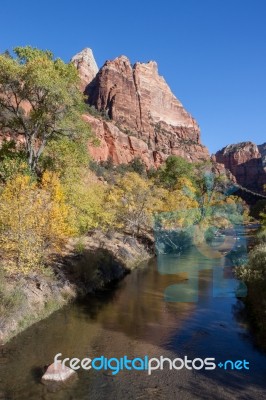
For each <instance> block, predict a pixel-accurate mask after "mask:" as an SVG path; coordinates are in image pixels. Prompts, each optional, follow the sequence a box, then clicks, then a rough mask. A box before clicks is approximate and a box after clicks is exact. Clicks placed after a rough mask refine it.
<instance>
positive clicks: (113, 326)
mask: <svg viewBox="0 0 266 400" xmlns="http://www.w3.org/2000/svg"><path fill="white" fill-rule="evenodd" d="M243 238H244V237H243ZM228 264H229V263H228V260H226V259H225V258H221V259H215V260H214V259H208V258H206V257H205V256H203V255H202V254H201V253H200V252H199V251H198V250H197V249H196V248H191V249H190V250H188V251H186V252H185V253H184V254H182V255H180V256H177V255H160V256H159V257H158V258H157V259H153V260H152V261H150V262H149V263H147V264H145V265H143V266H141V267H140V268H139V269H136V270H135V271H133V272H132V273H131V274H129V275H128V276H127V277H126V278H125V279H124V280H122V281H121V282H119V283H118V284H116V285H115V286H113V287H110V288H108V289H106V290H105V291H104V292H101V293H98V294H97V295H96V296H90V297H87V298H86V299H83V300H82V301H80V302H77V303H75V304H72V305H69V306H67V307H65V308H63V309H62V310H60V311H58V312H56V313H54V314H53V315H52V316H51V317H49V318H48V319H46V320H44V321H41V322H39V323H38V324H35V325H34V326H32V327H30V328H29V329H27V330H26V331H24V332H23V333H21V334H20V335H18V336H17V337H16V338H14V339H13V340H12V341H11V342H10V343H9V344H8V345H6V346H5V347H4V348H2V349H1V358H0V378H1V381H0V398H1V399H12V400H16V399H20V400H24V399H25V400H31V399H34V400H35V399H47V400H49V399H55V400H63V399H64V400H68V399H80V400H83V399H93V400H96V399H105V398H108V399H110V400H111V399H177V398H178V399H242V400H244V399H257V398H260V399H263V398H266V394H265V388H266V381H265V376H266V355H265V354H263V352H262V351H260V349H259V348H256V346H255V344H254V341H253V337H252V334H251V333H250V327H249V326H248V324H247V322H245V318H244V316H243V312H242V310H243V307H244V306H243V303H242V301H241V300H240V299H238V298H237V297H236V296H235V295H234V290H235V288H236V287H237V285H238V282H237V281H236V280H234V279H233V276H232V271H231V268H230V267H228V266H227V265H228ZM221 271H223V273H222V276H223V279H222V280H220V281H219V279H218V283H217V282H216V283H215V282H214V281H215V279H214V276H216V277H217V274H218V275H219V273H220V272H221ZM219 276H220V275H219ZM188 277H189V280H188V279H187V278H188ZM172 285H177V286H172ZM180 293H182V295H180ZM197 295H198V298H197V299H196V298H195V296H197ZM165 296H166V299H165ZM178 296H179V299H178ZM180 296H181V297H182V296H183V300H186V301H181V300H182V298H181V297H180ZM193 296H194V301H188V300H191V298H193ZM174 297H175V300H179V301H166V300H167V299H168V300H174ZM57 353H62V354H63V356H65V357H78V358H84V357H90V358H93V357H97V356H101V355H104V356H106V357H121V356H124V355H127V356H128V357H137V356H138V357H143V356H145V355H148V356H150V357H159V356H161V355H162V356H164V357H169V358H172V359H174V358H176V357H184V356H185V355H187V356H188V357H189V358H191V359H193V358H195V357H201V358H205V357H215V359H216V362H217V363H218V362H219V361H221V362H224V361H225V360H227V359H232V360H243V359H246V360H247V361H248V362H249V363H250V364H249V366H250V369H249V370H231V369H230V368H229V369H228V370H226V371H225V370H224V369H220V368H218V367H217V368H216V369H215V370H212V371H203V370H199V371H195V370H194V371H191V370H187V369H182V370H179V371H176V370H172V371H169V370H168V369H167V368H166V369H164V370H162V371H161V370H159V371H154V372H153V373H152V374H151V375H150V376H149V375H148V374H147V371H121V372H119V373H118V374H117V375H112V373H111V371H93V370H90V371H79V372H78V380H77V381H75V382H73V383H72V384H70V385H68V386H66V387H64V388H63V389H61V390H59V391H56V392H51V391H49V389H48V388H47V387H46V386H44V385H42V384H41V383H40V377H41V375H42V370H41V367H43V366H45V365H48V364H50V363H51V362H52V361H53V358H54V355H55V354H57Z"/></svg>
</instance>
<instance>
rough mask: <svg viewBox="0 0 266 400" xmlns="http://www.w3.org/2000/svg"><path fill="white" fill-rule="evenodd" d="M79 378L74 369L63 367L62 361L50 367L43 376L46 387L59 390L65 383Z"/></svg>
mask: <svg viewBox="0 0 266 400" xmlns="http://www.w3.org/2000/svg"><path fill="white" fill-rule="evenodd" d="M76 378H77V373H76V371H74V370H73V369H71V368H69V367H67V366H65V365H63V364H62V363H61V361H57V363H56V364H55V363H53V364H51V365H49V367H48V368H47V370H46V372H45V374H44V375H43V376H42V383H43V384H44V385H47V386H50V387H53V388H57V387H60V386H61V385H63V384H65V383H69V382H70V381H71V382H72V381H73V380H75V379H76Z"/></svg>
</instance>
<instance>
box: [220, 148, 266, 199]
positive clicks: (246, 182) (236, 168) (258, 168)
mask: <svg viewBox="0 0 266 400" xmlns="http://www.w3.org/2000/svg"><path fill="white" fill-rule="evenodd" d="M215 159H216V161H217V162H218V163H221V164H224V166H225V168H227V169H229V170H230V171H231V173H232V174H233V175H234V176H235V177H236V180H237V182H238V183H239V184H240V185H242V186H244V187H245V188H248V189H250V190H254V191H255V192H259V193H262V192H263V185H265V184H266V143H264V144H263V145H260V146H257V145H256V144H255V143H252V142H242V143H238V144H231V145H228V146H226V147H224V148H223V149H222V150H220V151H218V152H217V153H216V155H215Z"/></svg>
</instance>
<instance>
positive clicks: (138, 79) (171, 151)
mask: <svg viewBox="0 0 266 400" xmlns="http://www.w3.org/2000/svg"><path fill="white" fill-rule="evenodd" d="M72 62H73V63H74V64H75V65H76V66H77V68H78V71H79V73H80V76H81V80H82V89H84V93H85V94H86V95H87V96H88V104H89V105H90V106H91V107H92V109H91V110H97V111H98V113H101V115H102V116H104V117H101V118H99V117H97V116H96V117H95V115H89V116H86V117H85V118H86V120H87V121H88V122H89V123H90V124H91V126H92V129H93V131H94V133H95V134H96V136H97V138H98V139H99V142H100V145H99V146H98V147H93V146H90V149H89V150H90V152H91V154H92V156H93V157H94V159H95V160H97V161H104V160H107V159H108V157H111V158H112V159H113V161H114V162H115V163H117V164H120V163H127V162H130V161H131V160H132V159H134V158H136V157H140V158H141V159H142V160H143V161H144V163H145V165H146V166H147V168H150V167H157V166H159V165H160V164H161V163H162V162H163V161H164V160H165V159H166V158H167V157H168V156H169V155H179V156H182V157H184V158H186V159H188V160H190V161H200V160H207V159H209V152H208V150H207V148H206V147H205V146H203V145H202V144H201V142H200V129H199V126H198V124H197V122H196V121H195V119H193V118H192V116H191V115H190V114H189V113H188V112H187V111H186V110H185V109H184V107H183V106H182V104H181V103H180V101H179V100H178V99H177V98H176V97H175V96H174V95H173V93H172V92H171V90H170V88H169V86H168V85H167V83H166V82H165V80H164V78H163V77H162V76H160V75H159V73H158V67H157V64H156V62H154V61H150V62H148V63H136V64H135V65H133V66H132V65H131V63H130V61H129V59H128V58H127V57H125V56H120V57H118V58H116V59H114V60H112V61H106V62H105V64H104V66H103V67H102V68H100V70H99V71H97V64H96V62H95V60H94V57H93V54H92V51H91V50H90V49H85V50H83V51H82V52H81V53H79V54H77V55H76V56H74V57H73V58H72ZM91 114H95V113H94V112H93V113H91Z"/></svg>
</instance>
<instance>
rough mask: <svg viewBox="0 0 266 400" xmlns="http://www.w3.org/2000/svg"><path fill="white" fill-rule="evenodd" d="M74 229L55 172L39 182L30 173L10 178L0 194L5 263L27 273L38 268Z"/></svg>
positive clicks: (48, 173)
mask: <svg viewBox="0 0 266 400" xmlns="http://www.w3.org/2000/svg"><path fill="white" fill-rule="evenodd" d="M74 233H75V229H74V220H73V218H72V211H71V208H70V207H69V206H68V205H67V204H66V202H65V197H64V194H63V191H62V187H61V184H60V182H59V179H58V177H57V176H56V175H55V174H52V173H50V172H46V173H44V175H43V178H42V181H41V183H39V184H37V182H36V181H32V180H31V178H30V176H27V175H17V176H16V177H13V179H11V180H9V181H8V182H7V183H6V185H5V186H4V188H3V190H2V192H1V195H0V245H1V259H2V263H3V264H4V265H5V267H8V268H9V269H12V270H15V271H18V272H21V273H28V272H29V271H31V270H34V269H38V268H40V267H41V266H42V265H43V263H44V262H45V260H46V259H47V256H48V255H49V254H50V253H51V252H53V251H55V252H58V251H59V250H60V249H61V248H62V246H63V245H64V243H65V241H66V239H67V238H68V237H70V236H71V235H73V234H74Z"/></svg>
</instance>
